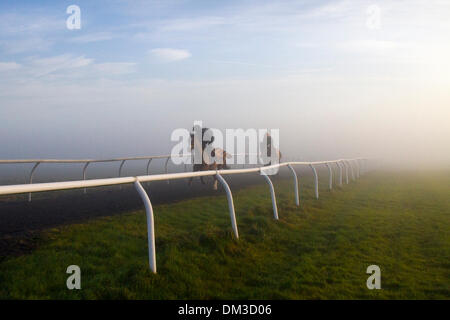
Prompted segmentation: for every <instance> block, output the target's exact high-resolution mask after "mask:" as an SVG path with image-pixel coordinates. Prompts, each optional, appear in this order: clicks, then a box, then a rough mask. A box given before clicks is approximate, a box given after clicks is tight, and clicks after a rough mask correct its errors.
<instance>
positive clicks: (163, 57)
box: [149, 48, 191, 62]
mask: <svg viewBox="0 0 450 320" xmlns="http://www.w3.org/2000/svg"><path fill="white" fill-rule="evenodd" d="M149 53H150V55H151V56H152V57H154V58H156V59H157V60H159V61H162V62H172V61H180V60H184V59H187V58H189V57H190V56H191V53H190V52H189V51H187V50H183V49H172V48H156V49H152V50H150V51H149Z"/></svg>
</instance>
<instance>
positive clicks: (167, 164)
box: [164, 157, 170, 184]
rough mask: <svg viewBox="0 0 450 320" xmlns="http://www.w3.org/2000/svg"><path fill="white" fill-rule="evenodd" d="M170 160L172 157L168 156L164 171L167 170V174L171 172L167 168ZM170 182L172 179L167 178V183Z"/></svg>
mask: <svg viewBox="0 0 450 320" xmlns="http://www.w3.org/2000/svg"><path fill="white" fill-rule="evenodd" d="M169 160H170V157H167V160H166V164H165V165H164V171H165V172H166V174H167V173H169V169H168V168H167V165H168V164H169ZM169 183H170V181H169V180H167V184H169Z"/></svg>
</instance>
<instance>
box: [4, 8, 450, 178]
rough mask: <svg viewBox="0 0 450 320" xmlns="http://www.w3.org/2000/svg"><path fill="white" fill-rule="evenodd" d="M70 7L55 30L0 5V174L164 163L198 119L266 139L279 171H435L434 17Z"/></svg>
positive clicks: (349, 11)
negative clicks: (76, 19) (321, 165)
mask: <svg viewBox="0 0 450 320" xmlns="http://www.w3.org/2000/svg"><path fill="white" fill-rule="evenodd" d="M77 5H78V6H79V7H80V10H81V29H78V30H69V29H68V28H67V26H66V19H67V18H68V17H69V15H68V14H67V13H66V7H67V3H60V2H52V1H47V2H43V3H40V4H39V3H38V2H32V3H30V2H28V1H2V3H1V4H0V145H1V146H2V147H1V151H0V152H1V153H0V154H1V156H0V158H1V159H15V158H109V157H125V156H142V155H158V154H168V153H170V150H171V147H172V146H173V144H174V143H173V142H171V141H170V134H171V133H172V131H173V130H174V129H177V128H186V129H190V128H191V127H192V124H193V122H194V121H195V120H202V121H203V124H204V125H205V126H207V127H212V128H218V129H222V130H224V129H226V128H230V129H236V128H243V129H247V128H255V129H259V128H261V129H264V128H276V129H280V146H281V150H282V152H283V154H284V155H285V156H286V157H287V158H292V159H298V160H325V159H339V158H350V157H371V158H376V159H380V161H381V163H383V164H385V165H389V166H392V167H399V166H400V165H401V166H405V167H407V168H441V167H446V168H448V167H449V164H450V148H448V146H449V145H450V126H449V125H448V123H449V119H450V93H449V90H448V88H449V87H450V76H449V74H450V63H449V59H448V57H449V56H450V46H449V43H448V34H450V22H449V21H450V19H449V17H450V4H449V3H447V2H444V1H420V0H413V1H407V2H406V1H377V2H373V1H279V2H272V1H245V2H240V1H227V2H226V3H212V2H209V1H195V2H194V1H164V2H160V1H95V2H93V1H78V2H77ZM374 5H376V6H375V9H374V7H373V6H374ZM66 166H67V165H66ZM130 166H133V164H130ZM3 167H4V166H3V165H0V172H2V174H4V173H10V172H11V171H10V170H16V169H4V168H3ZM116 167H117V166H116ZM8 168H10V167H8ZM17 170H19V169H17ZM27 170H29V168H28V167H27V168H26V170H25V171H24V172H28V171H27ZM39 170H41V168H40V169H39ZM42 170H44V171H45V168H42ZM77 170H78V169H77ZM90 170H91V168H90ZM92 170H97V169H96V168H92ZM98 170H100V169H98ZM105 170H106V169H105ZM108 170H109V169H108ZM111 170H116V169H111ZM44 171H42V172H44ZM99 172H100V171H99Z"/></svg>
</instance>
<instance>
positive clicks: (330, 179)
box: [325, 162, 333, 190]
mask: <svg viewBox="0 0 450 320" xmlns="http://www.w3.org/2000/svg"><path fill="white" fill-rule="evenodd" d="M325 165H326V166H327V168H328V177H329V180H328V188H330V190H332V189H333V171H331V166H330V164H329V163H328V162H327V163H325Z"/></svg>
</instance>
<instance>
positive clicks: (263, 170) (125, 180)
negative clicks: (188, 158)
mask: <svg viewBox="0 0 450 320" xmlns="http://www.w3.org/2000/svg"><path fill="white" fill-rule="evenodd" d="M166 157H167V156H152V157H134V158H116V159H109V160H64V162H72V163H74V162H87V163H90V162H108V161H126V160H140V159H155V158H159V159H161V158H166ZM168 157H169V158H168V159H170V156H168ZM18 161H21V162H18ZM61 161H62V160H0V163H36V164H35V166H34V167H33V170H32V172H33V171H34V170H35V169H36V167H37V165H38V163H41V162H61ZM167 162H168V160H167V161H166V167H167ZM333 164H334V165H336V166H337V167H338V169H339V180H338V181H339V185H342V180H343V169H342V168H343V167H345V178H346V183H347V184H348V183H349V169H350V172H351V177H352V180H355V179H357V178H359V176H360V175H361V174H362V173H364V172H365V171H366V170H367V159H365V158H355V159H339V160H331V161H316V162H299V161H290V162H282V163H279V164H275V165H271V166H265V167H258V168H247V169H227V170H209V171H197V172H180V173H165V174H153V175H148V174H147V175H144V176H133V177H118V178H106V179H90V180H86V179H85V176H83V178H84V180H77V181H64V182H49V183H35V184H31V183H30V184H20V185H6V186H0V195H12V194H20V193H29V194H30V195H31V193H34V192H44V191H56V190H68V189H81V188H93V187H102V186H112V185H123V184H131V183H133V184H134V186H135V188H136V190H137V192H138V193H139V195H140V197H141V199H142V201H143V202H144V206H145V211H146V215H147V233H148V250H149V265H150V269H151V271H152V272H153V273H156V253H155V252H156V249H155V228H154V217H153V207H152V204H151V201H150V198H149V196H148V194H147V192H146V191H145V189H144V188H143V187H142V185H141V183H142V182H151V181H161V180H167V181H169V180H176V179H184V178H191V177H205V176H215V177H217V179H218V181H219V182H220V183H221V184H222V186H223V187H224V189H225V192H226V194H227V200H228V208H229V213H230V219H231V227H232V229H233V233H234V236H235V238H236V239H239V232H238V227H237V223H236V213H235V210H234V203H233V196H232V193H231V189H230V187H229V185H228V183H227V182H226V180H225V179H224V178H223V177H222V176H224V175H232V174H243V173H259V174H260V175H261V176H262V177H263V178H264V179H265V181H266V182H267V184H268V185H269V189H270V194H271V198H272V207H273V215H274V219H275V220H278V209H277V202H276V196H275V189H274V187H273V184H272V181H271V179H270V177H269V173H270V170H273V169H276V168H281V167H288V168H289V169H290V171H291V173H292V175H293V177H294V193H295V200H296V205H297V206H298V205H299V193H298V177H297V173H296V172H295V170H294V168H293V166H299V165H304V166H309V167H310V168H311V170H312V172H313V175H314V191H315V197H316V198H319V176H318V174H317V171H316V166H319V165H325V166H326V167H327V168H328V175H329V177H328V179H329V188H330V189H332V187H333V170H331V165H333ZM122 166H123V162H122V163H121V167H122ZM86 167H87V165H85V168H86ZM147 168H148V167H147ZM166 171H167V170H166ZM147 172H148V171H147Z"/></svg>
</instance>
